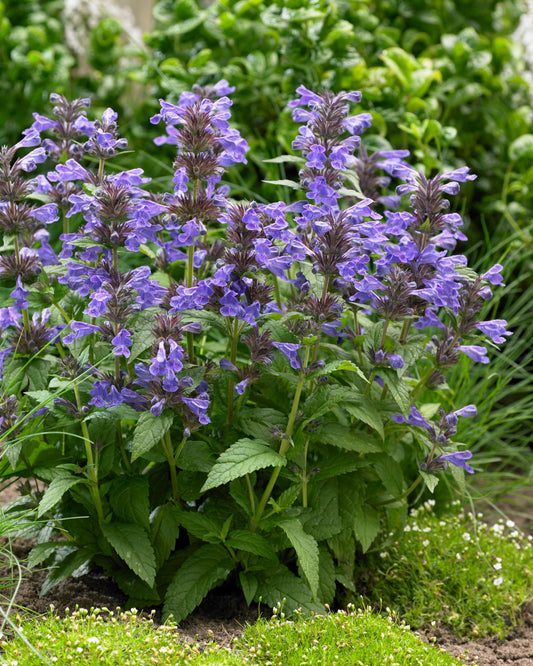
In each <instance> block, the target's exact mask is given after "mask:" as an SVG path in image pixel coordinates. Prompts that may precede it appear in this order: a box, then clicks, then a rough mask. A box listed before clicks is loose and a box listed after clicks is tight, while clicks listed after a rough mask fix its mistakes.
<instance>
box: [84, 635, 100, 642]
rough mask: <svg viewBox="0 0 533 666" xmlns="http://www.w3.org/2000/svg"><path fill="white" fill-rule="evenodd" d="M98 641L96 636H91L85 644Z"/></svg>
mask: <svg viewBox="0 0 533 666" xmlns="http://www.w3.org/2000/svg"><path fill="white" fill-rule="evenodd" d="M99 642H100V639H99V638H98V636H91V637H90V638H88V639H87V643H99Z"/></svg>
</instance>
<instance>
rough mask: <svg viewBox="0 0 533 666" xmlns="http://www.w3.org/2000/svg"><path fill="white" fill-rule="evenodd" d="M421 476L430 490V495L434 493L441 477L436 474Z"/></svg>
mask: <svg viewBox="0 0 533 666" xmlns="http://www.w3.org/2000/svg"><path fill="white" fill-rule="evenodd" d="M420 476H421V477H422V479H423V480H424V485H425V486H426V488H427V489H428V490H429V492H430V493H433V492H434V490H435V488H436V487H437V485H438V483H439V477H438V476H435V474H428V473H427V472H422V471H421V472H420Z"/></svg>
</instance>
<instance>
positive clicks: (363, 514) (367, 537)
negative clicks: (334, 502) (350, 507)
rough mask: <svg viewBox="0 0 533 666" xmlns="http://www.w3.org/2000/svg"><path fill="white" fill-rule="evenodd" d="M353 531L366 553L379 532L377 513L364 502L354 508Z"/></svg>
mask: <svg viewBox="0 0 533 666" xmlns="http://www.w3.org/2000/svg"><path fill="white" fill-rule="evenodd" d="M353 531H354V534H355V536H356V538H357V540H358V541H359V543H360V544H361V546H362V548H363V553H366V551H367V550H368V549H369V548H370V545H371V544H372V542H373V541H374V539H375V538H376V537H377V535H378V533H379V514H378V512H377V511H376V509H374V507H372V506H369V505H368V504H365V505H362V506H361V505H359V506H357V507H356V508H355V516H354V525H353Z"/></svg>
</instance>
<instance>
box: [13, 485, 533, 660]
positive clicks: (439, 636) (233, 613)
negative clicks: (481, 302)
mask: <svg viewBox="0 0 533 666" xmlns="http://www.w3.org/2000/svg"><path fill="white" fill-rule="evenodd" d="M17 496H18V493H17V492H16V491H15V489H14V488H13V487H10V488H9V489H7V490H5V491H3V492H0V502H1V503H6V502H9V501H11V500H13V499H15V497H17ZM530 506H532V505H530ZM532 513H533V512H529V516H531V515H532ZM516 522H517V523H521V526H522V527H523V528H524V529H526V530H527V531H529V532H530V533H532V529H531V528H532V525H531V522H530V521H524V520H520V521H519V520H517V521H516ZM12 547H13V553H14V554H15V555H16V556H17V558H19V559H20V560H21V561H23V560H24V558H25V556H26V555H27V553H28V552H29V550H30V549H31V547H32V542H30V541H28V540H25V539H17V540H16V541H15V542H14V543H13V546H12ZM0 566H1V565H0ZM45 576H46V572H45V571H35V570H33V571H28V572H25V573H24V574H23V576H22V580H21V582H20V586H19V589H18V592H17V595H16V597H15V603H16V604H17V605H18V606H19V607H22V608H25V609H28V610H30V611H33V612H35V613H38V614H41V615H43V616H44V615H47V614H48V612H49V609H50V606H51V605H53V607H54V610H55V612H56V613H58V614H59V615H62V614H64V612H65V609H66V608H70V609H74V608H75V606H79V607H80V608H87V609H90V608H108V609H109V610H115V609H116V608H117V607H121V608H124V607H125V604H126V597H125V595H124V594H123V593H122V592H121V591H120V589H119V588H118V587H117V585H116V584H115V583H114V582H113V581H112V580H110V579H109V578H106V577H105V576H104V575H102V574H101V573H98V572H91V573H89V574H88V575H86V576H83V577H82V578H72V577H70V578H68V579H66V580H65V581H63V582H62V583H60V584H59V585H57V586H56V587H54V588H52V590H50V592H48V594H46V595H45V596H44V597H40V596H39V594H40V589H41V585H42V583H43V581H44V578H45ZM2 577H3V576H2V571H1V569H0V580H1V578H2ZM11 594H12V590H10V589H6V590H3V591H2V592H1V594H0V603H2V605H4V604H5V603H7V600H8V599H9V598H10V595H11ZM2 598H3V599H5V600H6V601H5V602H3V599H2ZM145 610H147V611H148V612H149V610H150V609H145ZM266 610H267V609H265V608H262V609H261V612H262V614H263V615H264V614H265V611H266ZM257 617H258V609H257V608H254V607H251V608H248V607H247V606H246V605H245V603H244V601H243V600H242V599H241V597H235V596H231V595H226V594H222V593H220V592H217V591H216V590H215V591H214V592H212V593H211V594H210V595H208V597H207V598H206V599H205V600H204V602H203V603H202V604H201V606H200V607H199V608H198V609H197V610H196V611H195V612H194V613H192V615H191V616H190V617H189V618H187V619H186V620H184V621H183V622H181V623H180V625H179V628H178V631H179V636H180V638H181V639H182V640H184V641H188V642H194V641H195V640H197V641H198V642H199V643H200V644H205V643H207V642H209V641H213V640H214V641H217V642H218V643H220V644H222V645H224V646H229V645H230V644H231V642H232V640H233V639H234V638H237V637H239V636H240V635H241V634H242V632H243V630H244V628H245V626H246V625H247V624H252V623H253V622H255V620H256V619H257ZM154 620H155V622H156V623H157V622H159V621H160V620H161V607H158V608H155V616H154ZM417 633H418V634H419V635H420V636H421V637H422V638H423V639H424V640H425V641H427V642H428V643H429V642H430V643H433V644H435V645H437V646H439V647H442V648H443V649H445V650H446V651H447V652H449V653H450V654H452V655H453V656H455V657H461V658H462V659H463V660H464V661H465V662H466V663H475V664H477V665H478V666H533V602H532V603H530V604H529V605H528V606H527V607H526V608H524V610H523V613H522V617H521V623H520V626H519V627H518V628H517V629H516V630H515V631H514V632H512V633H511V634H510V635H509V636H508V638H507V639H506V640H504V641H500V640H498V639H497V638H494V637H492V638H484V639H480V640H477V641H463V640H461V639H459V638H457V637H456V636H454V635H453V634H452V633H451V632H450V631H449V630H448V629H447V628H446V627H445V626H435V627H428V628H427V629H426V630H423V631H419V632H417Z"/></svg>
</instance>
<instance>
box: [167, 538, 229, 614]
mask: <svg viewBox="0 0 533 666" xmlns="http://www.w3.org/2000/svg"><path fill="white" fill-rule="evenodd" d="M233 567H234V563H233V560H232V559H231V557H230V556H229V554H228V551H227V550H226V549H225V548H224V547H223V546H220V545H215V544H205V545H203V546H200V548H198V550H196V551H195V552H194V553H193V554H192V555H190V556H189V557H188V558H187V559H186V560H185V562H184V563H183V564H182V565H181V567H180V568H179V569H178V570H177V571H176V574H175V575H174V578H173V579H172V582H171V583H170V585H169V586H168V589H167V594H166V596H165V604H164V607H163V618H164V620H166V619H167V618H168V617H169V615H172V619H173V621H174V622H181V620H183V619H184V618H185V617H187V615H189V613H190V612H191V611H193V610H194V609H195V608H196V606H198V604H199V603H200V602H201V601H202V599H203V598H204V597H205V595H206V594H207V593H208V592H209V591H210V590H212V589H213V588H214V587H216V586H217V585H218V584H219V583H221V582H222V581H224V580H226V578H227V577H228V576H229V574H230V572H231V571H232V570H233Z"/></svg>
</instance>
